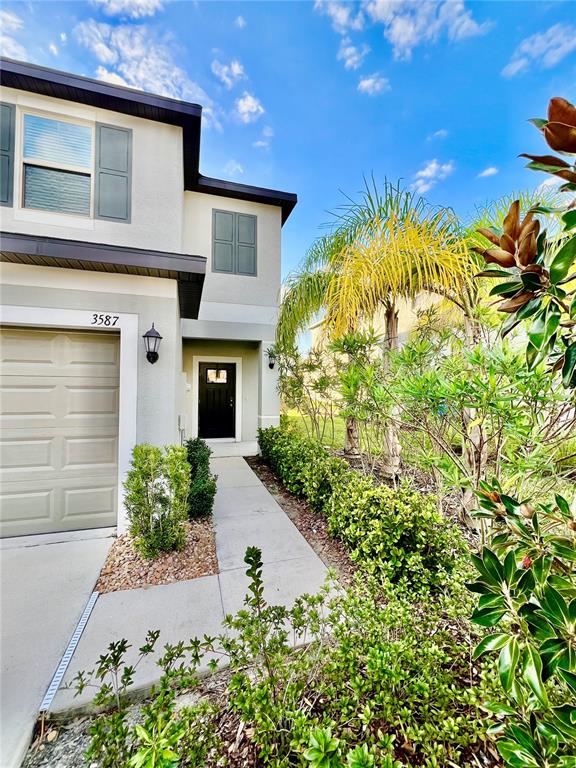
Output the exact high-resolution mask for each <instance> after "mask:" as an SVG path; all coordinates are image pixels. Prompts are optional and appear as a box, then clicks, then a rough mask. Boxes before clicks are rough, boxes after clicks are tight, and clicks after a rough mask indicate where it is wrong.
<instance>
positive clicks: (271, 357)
mask: <svg viewBox="0 0 576 768" xmlns="http://www.w3.org/2000/svg"><path fill="white" fill-rule="evenodd" d="M266 354H267V355H268V368H274V365H275V364H276V350H275V349H274V347H268V349H267V350H266Z"/></svg>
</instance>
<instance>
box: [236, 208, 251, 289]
mask: <svg viewBox="0 0 576 768" xmlns="http://www.w3.org/2000/svg"><path fill="white" fill-rule="evenodd" d="M236 271H237V272H238V273H239V274H241V275H255V274H256V216H251V215H248V214H246V213H238V214H237V223H236Z"/></svg>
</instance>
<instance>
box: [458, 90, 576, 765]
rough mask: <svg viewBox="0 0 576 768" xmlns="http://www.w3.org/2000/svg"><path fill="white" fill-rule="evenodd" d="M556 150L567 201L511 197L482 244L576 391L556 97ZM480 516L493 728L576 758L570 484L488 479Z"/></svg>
mask: <svg viewBox="0 0 576 768" xmlns="http://www.w3.org/2000/svg"><path fill="white" fill-rule="evenodd" d="M532 122H533V123H534V124H535V125H536V127H537V128H539V129H540V130H541V131H542V133H543V135H544V138H545V140H546V142H547V143H548V146H549V147H550V148H551V149H552V150H554V151H556V152H559V153H561V155H562V157H558V156H557V155H524V156H525V157H528V159H529V160H530V163H529V165H528V167H529V168H532V169H534V170H539V171H544V172H545V173H550V174H552V175H553V176H555V177H556V178H559V179H560V180H562V181H564V182H565V183H564V184H563V185H562V187H561V190H562V191H563V192H565V193H566V197H567V202H566V204H565V205H564V206H562V207H559V208H556V209H554V210H550V209H549V208H546V209H544V208H539V207H536V208H534V209H532V210H531V211H529V212H528V214H527V215H526V216H525V217H524V218H522V217H521V215H520V206H519V204H518V202H517V201H516V202H515V203H513V204H512V206H511V207H510V210H509V212H508V215H507V216H506V218H505V220H504V225H503V229H502V231H499V232H497V231H494V230H491V229H482V230H481V231H480V234H482V235H483V236H484V237H485V238H486V240H487V241H488V245H486V246H485V247H483V248H480V249H479V250H480V252H481V254H482V255H483V257H484V259H485V261H486V263H487V264H488V265H489V268H488V269H486V270H485V271H483V272H482V273H481V275H482V276H484V277H489V278H494V279H496V280H497V284H496V286H495V287H494V288H493V289H492V291H491V293H492V295H493V296H496V297H497V301H498V309H499V310H500V311H501V312H503V313H506V314H508V315H509V317H508V319H507V320H506V322H505V323H504V326H503V330H502V332H503V334H506V333H508V332H509V331H510V330H511V329H512V328H514V327H515V326H517V325H519V324H521V323H522V324H524V325H525V327H526V331H527V337H528V342H527V347H526V364H527V366H528V367H529V368H534V367H535V366H536V365H537V364H538V363H541V362H544V361H545V362H547V363H548V370H549V375H550V376H557V375H560V376H561V379H562V385H563V386H564V388H565V390H566V398H567V399H572V401H573V400H574V391H575V389H576V197H575V196H574V192H575V191H576V166H575V162H574V160H575V155H576V108H575V107H574V106H573V105H572V104H570V103H569V102H568V101H566V100H565V99H561V98H554V99H552V100H551V102H550V105H549V109H548V119H547V120H540V119H538V120H533V121H532ZM538 213H553V214H555V215H556V217H557V220H558V222H559V228H558V231H557V232H555V233H554V234H553V235H551V236H549V235H548V234H547V233H546V232H545V231H540V223H539V221H538V219H537V218H536V216H537V214H538ZM479 499H480V507H481V510H480V512H479V513H478V515H479V516H480V517H483V518H488V519H489V520H490V521H491V522H492V529H491V530H492V535H491V538H490V542H489V546H488V547H485V548H484V549H483V551H482V554H481V555H480V556H474V557H473V560H474V564H475V566H476V569H477V581H475V582H474V583H473V584H471V585H470V589H471V590H472V591H473V592H475V593H477V594H479V595H480V597H479V600H478V605H477V608H476V610H475V612H474V614H473V617H472V618H473V621H475V622H477V623H478V624H480V625H483V626H485V627H490V628H496V629H497V631H495V632H493V633H491V634H488V635H487V636H486V637H485V638H484V639H483V640H482V642H481V643H480V645H479V646H478V648H477V649H476V654H475V655H476V656H480V655H482V654H484V653H488V652H491V653H495V652H498V654H499V655H498V673H499V675H500V680H501V683H502V688H503V690H504V693H505V695H506V702H505V703H499V702H498V703H494V702H492V703H490V704H487V705H486V706H487V708H488V709H489V710H490V711H491V712H493V713H494V715H495V716H496V723H495V725H494V726H493V727H492V728H491V731H492V733H493V734H494V736H495V737H496V738H497V747H498V750H499V752H500V754H501V755H502V757H503V759H504V761H505V762H506V764H507V765H509V766H514V767H516V768H547V767H550V768H551V767H552V766H554V767H557V768H573V766H575V765H576V579H575V575H576V513H575V510H574V502H573V501H572V503H571V502H570V500H568V499H566V498H564V497H563V496H561V495H560V494H557V495H556V497H555V503H553V504H542V503H538V501H537V500H536V501H532V500H529V499H521V498H515V497H513V496H510V495H507V494H505V493H503V492H502V489H501V487H500V485H499V483H498V482H497V481H494V482H492V483H488V482H484V483H482V484H481V490H480V494H479Z"/></svg>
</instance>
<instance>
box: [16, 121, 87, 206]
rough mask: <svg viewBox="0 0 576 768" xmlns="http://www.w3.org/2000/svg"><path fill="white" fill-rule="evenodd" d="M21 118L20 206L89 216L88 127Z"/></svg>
mask: <svg viewBox="0 0 576 768" xmlns="http://www.w3.org/2000/svg"><path fill="white" fill-rule="evenodd" d="M23 117H24V120H23V123H24V125H23V134H24V135H23V144H22V163H23V169H22V200H23V205H24V207H25V208H36V209H39V210H43V211H58V212H60V213H74V214H80V215H83V216H89V215H90V213H91V208H92V202H91V201H92V183H93V180H92V177H93V169H94V160H93V158H94V150H93V130H92V128H91V127H90V126H87V125H80V124H77V123H69V122H64V121H62V120H53V119H51V118H47V117H41V116H39V115H30V114H24V116H23Z"/></svg>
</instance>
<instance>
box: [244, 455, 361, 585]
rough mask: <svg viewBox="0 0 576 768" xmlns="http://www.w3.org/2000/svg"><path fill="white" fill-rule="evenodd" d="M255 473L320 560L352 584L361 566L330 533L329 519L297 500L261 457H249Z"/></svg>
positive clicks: (249, 462)
mask: <svg viewBox="0 0 576 768" xmlns="http://www.w3.org/2000/svg"><path fill="white" fill-rule="evenodd" d="M245 461H246V462H248V464H249V465H250V468H251V469H252V470H253V472H254V473H255V474H256V475H257V476H258V477H259V478H260V480H261V481H262V483H264V485H265V486H266V488H267V490H268V491H269V492H270V493H271V494H272V496H273V497H274V498H275V499H276V501H277V502H278V504H279V505H280V506H281V507H282V509H283V510H284V512H285V513H286V514H287V515H288V517H289V518H290V520H292V522H293V523H294V525H295V526H296V528H298V530H299V531H300V533H301V534H302V536H304V538H305V539H306V541H307V542H308V544H310V546H311V547H312V549H313V550H314V551H315V552H316V554H317V555H318V557H319V558H320V560H322V562H323V563H324V565H325V566H327V567H328V568H333V569H334V570H335V571H336V573H337V574H338V577H339V579H340V581H342V582H343V583H344V584H351V582H352V581H353V577H354V574H355V573H356V571H357V570H358V566H357V565H356V564H355V563H353V562H352V560H350V556H349V555H348V553H347V552H346V549H345V548H344V546H343V545H342V544H341V543H340V542H339V541H336V540H335V539H334V538H332V537H331V536H330V534H329V533H328V523H327V521H326V518H325V517H323V516H322V515H320V514H318V512H314V510H312V509H310V507H309V506H308V504H306V502H304V501H301V500H300V499H297V498H296V497H295V496H293V495H292V494H291V493H290V491H287V490H286V489H285V488H284V486H283V485H282V484H281V483H280V481H279V480H278V478H277V477H276V475H275V474H274V472H272V470H271V469H270V467H269V466H268V465H267V464H266V463H265V462H264V461H263V460H262V459H261V458H260V457H259V456H250V457H248V458H245Z"/></svg>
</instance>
